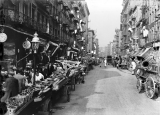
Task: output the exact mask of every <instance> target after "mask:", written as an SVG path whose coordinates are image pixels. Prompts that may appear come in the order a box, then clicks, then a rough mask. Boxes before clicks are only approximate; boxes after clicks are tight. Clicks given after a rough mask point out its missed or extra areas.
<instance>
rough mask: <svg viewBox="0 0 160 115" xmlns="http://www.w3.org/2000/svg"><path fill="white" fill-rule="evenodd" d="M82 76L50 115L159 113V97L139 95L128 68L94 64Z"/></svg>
mask: <svg viewBox="0 0 160 115" xmlns="http://www.w3.org/2000/svg"><path fill="white" fill-rule="evenodd" d="M85 79H86V82H85V84H80V85H77V86H76V91H73V92H72V94H71V101H70V102H69V103H63V102H59V103H58V104H56V105H55V106H54V108H53V115H160V99H157V100H151V99H148V98H147V97H146V95H145V93H142V94H139V93H138V92H137V89H136V77H135V76H133V75H131V74H130V72H129V71H127V70H118V69H116V68H113V67H111V66H109V67H107V68H104V67H99V66H97V67H95V68H94V70H91V71H90V72H89V74H88V75H87V76H86V78H85Z"/></svg>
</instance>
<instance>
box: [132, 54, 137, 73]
mask: <svg viewBox="0 0 160 115" xmlns="http://www.w3.org/2000/svg"><path fill="white" fill-rule="evenodd" d="M134 59H135V57H132V62H131V68H132V75H134V70H135V69H136V62H135V60H134Z"/></svg>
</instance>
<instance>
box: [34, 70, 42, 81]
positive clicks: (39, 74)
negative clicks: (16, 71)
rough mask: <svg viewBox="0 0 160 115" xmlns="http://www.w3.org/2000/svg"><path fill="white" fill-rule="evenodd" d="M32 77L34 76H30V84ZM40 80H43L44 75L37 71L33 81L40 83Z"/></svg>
mask: <svg viewBox="0 0 160 115" xmlns="http://www.w3.org/2000/svg"><path fill="white" fill-rule="evenodd" d="M33 76H34V75H32V83H33ZM41 80H44V75H43V74H42V73H40V72H39V71H36V74H35V81H41Z"/></svg>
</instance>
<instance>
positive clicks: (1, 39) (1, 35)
mask: <svg viewBox="0 0 160 115" xmlns="http://www.w3.org/2000/svg"><path fill="white" fill-rule="evenodd" d="M6 40H7V35H6V34H5V33H0V42H5V41H6Z"/></svg>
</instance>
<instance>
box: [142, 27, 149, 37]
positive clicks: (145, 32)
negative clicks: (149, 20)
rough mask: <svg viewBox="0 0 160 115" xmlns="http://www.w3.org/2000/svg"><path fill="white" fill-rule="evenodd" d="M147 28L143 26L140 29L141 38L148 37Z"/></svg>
mask: <svg viewBox="0 0 160 115" xmlns="http://www.w3.org/2000/svg"><path fill="white" fill-rule="evenodd" d="M148 33H149V32H148V30H147V29H146V27H145V26H143V29H142V34H143V38H146V37H148Z"/></svg>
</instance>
